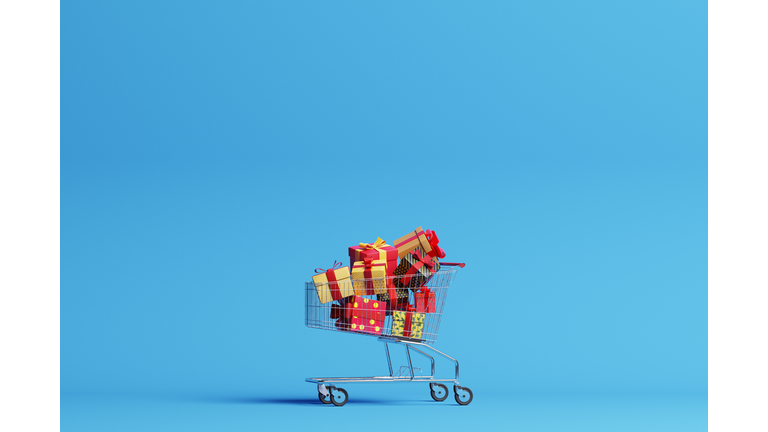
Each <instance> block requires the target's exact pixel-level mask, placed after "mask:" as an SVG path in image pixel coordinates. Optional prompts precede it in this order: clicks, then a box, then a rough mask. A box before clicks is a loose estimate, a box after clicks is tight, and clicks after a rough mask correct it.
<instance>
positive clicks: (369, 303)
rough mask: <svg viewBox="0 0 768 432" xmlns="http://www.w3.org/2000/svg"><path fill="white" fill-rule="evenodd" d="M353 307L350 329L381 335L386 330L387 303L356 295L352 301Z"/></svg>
mask: <svg viewBox="0 0 768 432" xmlns="http://www.w3.org/2000/svg"><path fill="white" fill-rule="evenodd" d="M351 305H352V319H351V324H350V326H349V329H350V330H352V331H358V332H363V333H371V334H379V335H380V334H381V332H382V331H383V330H384V316H385V312H386V309H387V307H386V306H387V305H386V303H385V302H381V301H378V300H373V299H367V298H363V297H361V296H357V295H356V296H355V297H354V298H353V299H352V301H351Z"/></svg>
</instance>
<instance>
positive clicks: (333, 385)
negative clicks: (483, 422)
mask: <svg viewBox="0 0 768 432" xmlns="http://www.w3.org/2000/svg"><path fill="white" fill-rule="evenodd" d="M440 265H441V266H446V267H453V266H456V267H459V268H464V266H465V264H464V263H448V262H441V263H440ZM378 341H379V342H383V343H384V352H385V353H386V357H387V366H388V367H389V375H388V376H371V377H323V378H307V379H306V380H305V381H306V382H309V383H315V384H317V391H318V398H319V399H320V401H321V402H323V403H324V404H333V405H335V406H342V405H345V404H346V403H347V401H348V399H349V395H348V393H347V391H346V390H345V389H343V388H341V387H337V384H346V383H383V382H426V383H429V389H430V393H431V396H432V399H434V400H435V401H438V402H442V401H444V400H445V399H447V398H448V387H447V386H446V385H445V384H443V383H452V384H453V392H454V398H455V399H456V402H457V403H458V404H459V405H469V403H470V402H472V398H473V395H472V390H470V389H469V388H468V387H461V386H460V383H459V361H458V360H456V359H455V358H453V357H451V356H449V355H447V354H445V353H444V352H442V351H439V350H438V349H436V348H434V347H432V346H430V345H428V344H427V343H424V342H419V341H416V340H413V339H411V338H404V337H398V336H391V335H390V336H386V337H378ZM389 344H395V345H400V346H402V347H404V349H405V354H406V358H407V360H408V366H407V367H406V366H401V367H400V369H399V370H398V371H395V370H394V368H393V367H392V358H391V356H390V352H389ZM426 350H432V351H433V353H435V354H437V355H440V356H443V357H445V358H447V359H449V360H451V361H452V362H453V363H454V364H455V365H456V367H455V376H454V378H436V377H435V358H434V357H433V356H431V355H429V354H427V353H426V352H425V351H426ZM411 351H413V352H415V353H418V354H421V355H422V356H424V357H427V358H428V359H429V361H430V374H429V375H427V376H425V375H422V374H419V375H416V372H415V371H416V370H417V369H418V370H419V371H420V370H421V369H420V368H414V366H413V361H412V359H411ZM404 370H405V371H407V372H408V373H407V374H404V373H403V371H404Z"/></svg>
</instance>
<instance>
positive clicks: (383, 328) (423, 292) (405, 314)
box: [305, 265, 458, 345]
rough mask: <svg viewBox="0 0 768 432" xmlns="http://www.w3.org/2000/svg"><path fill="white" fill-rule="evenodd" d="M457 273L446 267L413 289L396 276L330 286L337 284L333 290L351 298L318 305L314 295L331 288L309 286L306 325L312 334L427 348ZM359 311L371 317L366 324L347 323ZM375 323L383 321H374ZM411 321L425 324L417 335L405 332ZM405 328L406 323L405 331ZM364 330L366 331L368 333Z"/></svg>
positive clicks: (434, 334)
mask: <svg viewBox="0 0 768 432" xmlns="http://www.w3.org/2000/svg"><path fill="white" fill-rule="evenodd" d="M457 270H458V267H456V266H447V265H444V266H442V267H441V268H440V270H438V271H437V272H435V273H434V274H432V275H431V276H430V277H429V278H428V279H426V281H424V280H418V281H416V280H414V283H409V284H407V285H406V286H404V284H403V283H402V280H400V279H399V277H398V276H387V277H383V278H370V279H357V280H355V281H351V280H350V281H343V282H331V284H337V285H336V286H334V288H335V289H338V291H339V292H342V293H344V294H350V293H354V294H355V295H353V296H346V297H343V298H340V299H339V300H336V301H327V302H325V303H321V302H320V297H319V296H318V290H323V289H324V288H329V287H328V286H327V285H329V284H315V283H314V282H307V283H306V284H305V294H306V311H305V322H306V325H307V327H309V328H314V329H321V330H331V331H341V332H345V333H349V334H356V335H363V336H374V337H382V336H385V337H391V338H396V339H401V340H404V341H413V342H421V343H426V344H430V345H431V344H433V343H434V342H435V340H436V339H437V334H438V330H439V329H440V320H441V318H442V315H443V307H444V306H445V301H446V299H447V297H448V287H449V285H450V284H451V282H453V279H454V278H455V276H456V272H457ZM392 296H394V297H396V299H395V300H394V301H393V300H392V299H391V298H390V297H392ZM361 301H362V302H365V305H361V304H357V303H360V302H361ZM417 301H419V302H420V304H421V305H422V307H421V308H419V309H420V310H414V307H413V305H416V304H417ZM432 302H433V303H432ZM360 307H363V308H366V309H364V312H369V313H370V314H371V316H370V317H369V316H367V315H366V317H365V320H364V321H363V320H360V319H357V320H354V319H353V320H351V322H350V320H349V319H348V316H349V311H350V310H351V309H352V308H360ZM374 307H375V309H374ZM355 310H357V309H355ZM374 314H375V316H373V315H374ZM379 317H381V318H383V319H381V320H379V319H375V320H374V319H373V318H379ZM354 318H357V317H354ZM414 318H415V319H416V320H417V321H419V322H421V320H422V319H423V328H421V331H420V332H419V331H411V330H409V327H410V322H411V320H413V319H414ZM369 319H370V321H369ZM369 322H370V324H368V323H369ZM414 322H416V321H414ZM403 323H406V324H405V326H404V327H405V328H403ZM365 325H368V328H366V327H365Z"/></svg>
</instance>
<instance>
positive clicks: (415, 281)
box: [394, 247, 440, 291]
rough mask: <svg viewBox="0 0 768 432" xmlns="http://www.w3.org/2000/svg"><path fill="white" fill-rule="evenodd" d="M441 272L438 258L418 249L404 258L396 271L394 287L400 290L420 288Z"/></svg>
mask: <svg viewBox="0 0 768 432" xmlns="http://www.w3.org/2000/svg"><path fill="white" fill-rule="evenodd" d="M438 270H440V262H439V261H438V260H437V258H434V257H430V256H428V255H427V254H425V253H424V252H423V251H422V250H421V248H418V247H417V248H416V249H414V250H412V251H410V252H409V253H408V254H406V255H405V256H403V259H402V260H401V261H400V265H398V266H397V268H396V269H395V271H394V273H395V279H394V285H395V286H396V287H398V288H411V289H412V290H414V291H416V289H415V288H419V287H421V286H422V285H424V284H425V283H427V281H428V280H429V278H430V277H432V275H433V274H434V273H435V272H437V271H438Z"/></svg>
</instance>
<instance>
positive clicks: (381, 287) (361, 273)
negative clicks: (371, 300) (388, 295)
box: [352, 257, 387, 295]
mask: <svg viewBox="0 0 768 432" xmlns="http://www.w3.org/2000/svg"><path fill="white" fill-rule="evenodd" d="M373 278H380V279H379V280H366V279H373ZM352 284H353V285H354V287H355V294H357V295H374V294H379V293H383V292H386V290H387V263H386V261H384V260H373V261H370V260H369V258H368V257H366V259H365V261H356V262H355V263H354V265H352Z"/></svg>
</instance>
